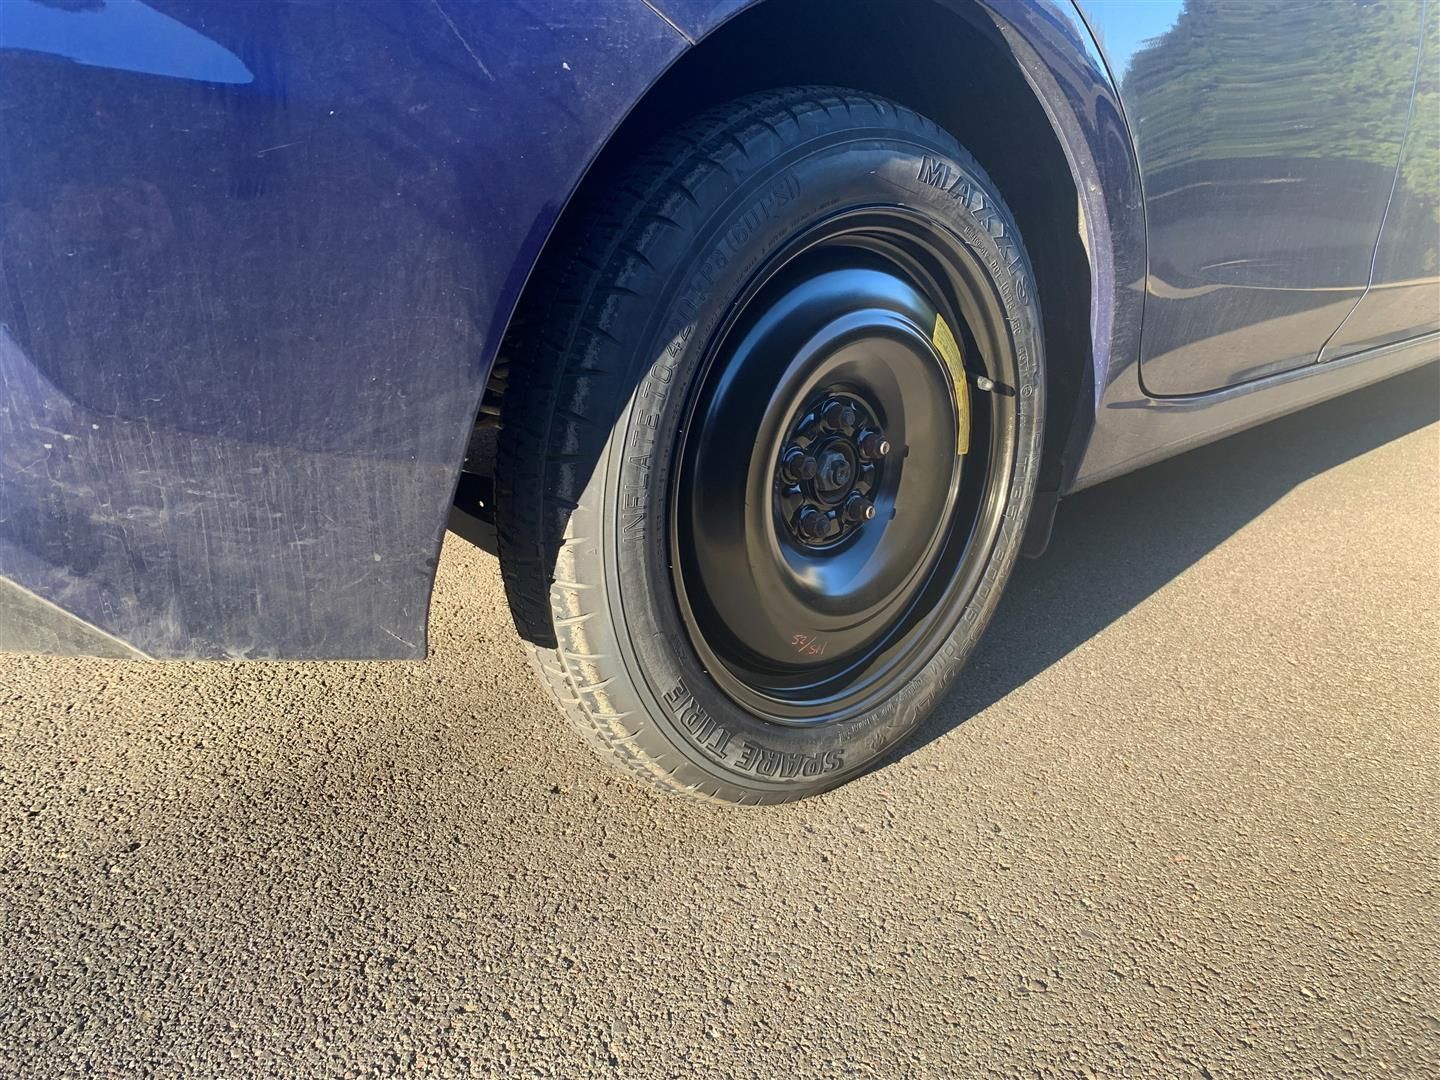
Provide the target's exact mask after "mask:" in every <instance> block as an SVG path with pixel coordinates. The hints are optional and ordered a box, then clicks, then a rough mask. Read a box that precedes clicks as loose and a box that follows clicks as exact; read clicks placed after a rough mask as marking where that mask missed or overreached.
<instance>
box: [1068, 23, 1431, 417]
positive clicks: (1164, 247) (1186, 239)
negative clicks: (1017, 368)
mask: <svg viewBox="0 0 1440 1080" xmlns="http://www.w3.org/2000/svg"><path fill="white" fill-rule="evenodd" d="M1082 6H1083V8H1084V11H1085V16H1086V19H1087V21H1088V23H1089V25H1090V27H1091V29H1092V30H1093V31H1094V32H1095V34H1096V36H1097V37H1098V38H1099V39H1100V42H1101V45H1102V48H1103V50H1104V51H1105V55H1106V58H1107V60H1108V61H1109V64H1110V68H1111V72H1112V74H1113V75H1114V76H1115V78H1116V79H1117V81H1118V83H1119V87H1120V97H1121V100H1122V102H1123V103H1124V106H1125V109H1126V112H1127V116H1128V117H1129V119H1130V125H1131V134H1132V135H1133V137H1134V141H1135V147H1136V152H1137V156H1138V158H1139V161H1140V173H1141V178H1142V183H1143V185H1144V189H1145V211H1146V213H1145V218H1146V228H1147V237H1148V249H1149V250H1148V277H1147V285H1146V300H1145V327H1144V331H1143V333H1142V335H1141V374H1142V378H1143V381H1144V385H1145V389H1146V391H1147V392H1149V393H1150V394H1152V395H1193V394H1197V393H1203V392H1205V391H1207V390H1214V389H1218V388H1220V387H1224V386H1228V385H1232V384H1234V383H1239V382H1244V381H1247V380H1250V379H1255V378H1259V377H1262V376H1264V375H1267V374H1271V373H1274V372H1277V371H1284V370H1288V369H1290V368H1295V367H1300V366H1302V365H1306V364H1310V363H1313V362H1314V361H1315V360H1316V358H1317V357H1318V356H1319V354H1320V350H1321V348H1322V347H1323V346H1324V345H1325V342H1326V341H1327V340H1328V339H1329V338H1330V336H1331V335H1332V334H1333V333H1334V332H1335V330H1336V328H1337V327H1339V326H1340V324H1341V322H1342V321H1343V320H1344V319H1345V317H1346V315H1348V314H1349V313H1350V311H1351V310H1352V309H1353V308H1354V307H1355V304H1356V302H1357V301H1358V300H1359V299H1360V297H1361V296H1362V294H1363V293H1364V291H1365V289H1366V287H1367V285H1368V284H1369V279H1370V268H1371V260H1372V256H1373V253H1374V250H1375V239H1376V235H1377V234H1378V233H1379V231H1380V224H1381V220H1382V218H1383V216H1384V213H1385V207H1386V204H1387V202H1388V201H1389V198H1390V192H1391V188H1392V186H1393V184H1394V179H1395V169H1396V163H1397V161H1398V159H1399V155H1400V147H1401V143H1402V140H1403V138H1404V135H1405V129H1406V126H1407V122H1408V117H1409V112H1410V101H1411V94H1412V90H1413V87H1414V75H1415V56H1416V53H1417V51H1418V49H1419V36H1420V28H1421V23H1422V16H1423V4H1422V2H1421V0H1395V2H1393V3H1385V4H1359V3H1338V4H1296V3H1293V2H1292V0H1258V2H1252V3H1233V2H1228V0H1149V2H1147V3H1145V4H1142V5H1136V4H1133V3H1128V2H1124V0H1083V4H1082Z"/></svg>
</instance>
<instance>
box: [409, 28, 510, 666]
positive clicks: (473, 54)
mask: <svg viewBox="0 0 1440 1080" xmlns="http://www.w3.org/2000/svg"><path fill="white" fill-rule="evenodd" d="M430 3H432V4H434V5H435V10H436V11H438V12H439V13H440V17H441V18H442V19H444V20H445V24H446V25H447V26H449V27H450V32H451V33H452V34H454V35H455V37H456V39H457V40H458V41H459V42H460V44H461V45H464V46H465V51H466V52H467V53H469V54H470V59H471V60H474V61H475V66H476V67H478V68H479V69H480V70H481V71H483V72H484V73H485V77H486V78H487V79H489V80H490V81H491V82H494V81H495V76H494V75H491V74H490V69H489V68H487V67H486V66H485V61H484V60H481V59H480V54H479V53H477V52H476V51H475V50H474V49H472V48H471V47H470V42H468V41H466V40H465V35H464V34H462V33H460V28H459V27H458V26H456V25H455V20H454V19H452V18H450V14H449V12H447V11H446V10H445V9H444V8H443V7H441V6H440V0H430ZM405 644H407V645H409V644H410V643H409V642H408V641H407V642H406V643H405ZM411 648H414V646H411Z"/></svg>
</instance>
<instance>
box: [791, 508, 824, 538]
mask: <svg viewBox="0 0 1440 1080" xmlns="http://www.w3.org/2000/svg"><path fill="white" fill-rule="evenodd" d="M795 525H796V527H797V528H799V530H800V535H801V536H803V537H805V539H807V540H819V539H820V538H821V537H823V536H824V535H825V534H826V533H827V532H829V531H830V521H829V519H828V518H826V516H825V515H824V514H822V513H821V512H820V511H819V510H816V509H815V508H814V507H813V506H807V507H806V508H805V509H804V510H801V511H800V516H799V517H798V518H796V519H795Z"/></svg>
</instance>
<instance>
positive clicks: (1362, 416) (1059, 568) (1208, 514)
mask: <svg viewBox="0 0 1440 1080" xmlns="http://www.w3.org/2000/svg"><path fill="white" fill-rule="evenodd" d="M1437 420H1440V365H1434V364H1431V365H1427V366H1426V367H1424V368H1421V369H1419V370H1417V371H1413V372H1409V373H1407V374H1404V375H1400V376H1397V377H1396V378H1394V379H1390V380H1387V381H1386V382H1383V383H1379V384H1377V385H1375V386H1371V387H1367V388H1365V389H1363V390H1359V391H1356V392H1354V393H1351V394H1347V395H1345V396H1343V397H1339V398H1335V399H1332V400H1331V401H1327V402H1324V403H1322V404H1320V405H1316V406H1314V407H1312V408H1309V409H1305V410H1303V411H1301V412H1298V413H1293V414H1291V415H1290V416H1286V417H1282V418H1281V419H1278V420H1274V421H1271V422H1269V423H1267V424H1264V425H1262V426H1260V427H1256V428H1252V429H1250V430H1249V431H1245V432H1242V433H1240V434H1238V435H1235V436H1232V437H1230V438H1228V439H1224V440H1222V441H1220V442H1217V443H1212V444H1211V445H1209V446H1205V447H1201V448H1200V449H1198V450H1193V451H1190V452H1189V453H1186V454H1183V455H1181V456H1179V457H1175V458H1171V459H1169V460H1167V461H1164V462H1161V463H1159V464H1157V465H1152V466H1150V467H1149V468H1146V469H1143V470H1141V471H1139V472H1136V473H1132V474H1130V475H1128V476H1123V477H1120V478H1118V479H1116V480H1112V481H1110V482H1108V483H1105V484H1102V485H1100V486H1099V487H1095V488H1091V489H1089V490H1087V491H1082V492H1080V493H1079V494H1077V495H1074V496H1072V497H1070V498H1068V499H1066V500H1064V501H1063V502H1062V503H1061V505H1060V510H1059V513H1058V515H1057V517H1056V521H1055V530H1054V533H1053V535H1052V537H1051V541H1050V548H1049V550H1048V551H1047V552H1046V554H1045V555H1044V556H1043V557H1042V558H1040V559H1038V560H1033V561H1022V562H1021V563H1020V564H1019V565H1018V566H1017V568H1016V570H1015V574H1014V577H1013V578H1012V579H1011V581H1010V584H1009V585H1008V586H1007V588H1006V591H1005V594H1004V596H1003V597H1002V599H1001V601H1000V607H999V610H998V611H997V612H996V615H995V619H994V621H993V622H992V623H991V625H990V628H989V629H988V630H987V631H986V633H985V635H984V636H983V637H982V638H981V641H980V645H979V647H978V648H977V649H976V651H975V653H974V654H973V655H972V657H971V659H970V662H969V664H968V665H967V666H966V668H965V670H964V671H963V672H962V673H961V675H960V677H959V678H958V679H957V680H956V683H955V686H954V687H953V688H952V689H951V691H950V692H949V693H948V694H947V696H946V697H945V698H944V699H943V700H942V701H941V703H940V704H939V706H938V707H937V708H936V710H935V711H934V713H932V714H931V716H930V718H929V719H928V720H927V721H926V722H925V723H924V724H923V725H922V726H921V728H920V730H919V731H918V732H917V733H916V734H915V736H913V737H912V738H911V739H910V740H909V741H908V743H907V745H905V746H904V748H903V749H902V750H901V751H900V752H899V753H898V754H897V755H896V757H897V758H898V757H903V756H905V755H907V754H909V753H912V752H913V751H915V750H916V749H918V748H919V747H921V746H923V745H925V744H926V743H928V742H930V741H932V740H934V739H937V738H939V737H940V736H942V735H944V734H945V733H946V732H948V731H951V730H953V729H954V728H956V727H958V726H959V725H960V724H962V723H964V722H965V721H966V720H968V719H969V718H970V717H972V716H974V715H975V714H976V713H978V712H980V711H982V710H983V709H985V708H986V707H987V706H989V705H991V704H993V703H994V702H996V701H998V700H1000V699H1001V698H1003V697H1005V696H1006V695H1007V694H1009V693H1010V692H1011V691H1013V690H1015V689H1016V688H1017V687H1020V686H1022V685H1024V684H1025V683H1026V682H1028V681H1029V680H1030V679H1032V678H1034V677H1035V676H1036V675H1038V674H1039V673H1040V672H1042V671H1044V670H1045V669H1046V668H1048V667H1050V666H1051V665H1052V664H1054V663H1055V662H1056V661H1058V660H1060V659H1061V658H1063V657H1064V656H1066V655H1067V654H1068V653H1069V652H1071V650H1073V649H1075V648H1077V647H1078V646H1080V645H1082V644H1083V643H1085V642H1086V641H1088V640H1089V639H1090V638H1092V637H1094V636H1095V635H1096V634H1098V633H1099V632H1100V631H1101V630H1103V629H1104V628H1105V627H1107V626H1109V625H1110V624H1111V623H1112V622H1114V621H1115V620H1117V619H1119V618H1120V617H1121V616H1123V615H1124V614H1125V613H1126V612H1128V611H1130V610H1131V609H1132V608H1134V607H1135V606H1136V605H1138V604H1139V603H1141V602H1142V601H1143V600H1145V599H1146V598H1147V597H1149V596H1150V595H1151V594H1153V593H1154V592H1156V591H1157V590H1159V589H1160V588H1161V587H1163V586H1164V585H1166V584H1167V583H1168V582H1170V581H1171V580H1173V579H1174V578H1175V577H1177V576H1178V575H1179V574H1181V573H1182V572H1183V571H1184V570H1186V569H1187V568H1188V567H1190V566H1191V565H1193V564H1194V563H1195V562H1197V561H1198V560H1199V559H1200V558H1202V557H1203V556H1204V555H1205V554H1207V553H1208V552H1210V551H1211V550H1213V549H1214V548H1215V547H1217V546H1218V545H1219V544H1221V543H1222V542H1224V541H1225V540H1226V539H1227V538H1228V537H1230V536H1231V535H1233V534H1234V533H1235V532H1237V531H1238V530H1239V529H1240V528H1242V527H1243V526H1244V525H1246V524H1247V523H1249V522H1250V521H1253V520H1254V519H1255V518H1257V517H1259V516H1260V515H1261V514H1262V513H1264V512H1265V510H1266V509H1268V508H1269V507H1270V506H1271V505H1273V504H1274V503H1275V502H1277V501H1278V500H1279V499H1280V498H1282V497H1283V496H1284V495H1285V494H1286V493H1287V492H1289V491H1291V490H1293V489H1294V488H1295V487H1297V486H1298V485H1300V484H1302V483H1304V482H1305V481H1306V480H1309V479H1310V478H1311V477H1313V476H1317V475H1319V474H1320V473H1323V472H1325V471H1326V470H1328V469H1331V468H1334V467H1335V466H1337V465H1340V464H1342V463H1344V462H1346V461H1348V460H1350V459H1352V458H1355V457H1358V456H1360V455H1361V454H1364V453H1367V452H1369V451H1371V450H1374V449H1376V448H1377V447H1380V446H1383V445H1385V444H1386V443H1388V442H1390V441H1392V440H1394V439H1397V438H1400V437H1401V436H1403V435H1407V434H1409V433H1410V432H1412V431H1416V430H1418V429H1419V428H1422V427H1424V426H1426V425H1428V424H1433V423H1435V422H1436V421H1437ZM892 760H894V759H892Z"/></svg>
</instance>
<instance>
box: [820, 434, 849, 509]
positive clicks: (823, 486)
mask: <svg viewBox="0 0 1440 1080" xmlns="http://www.w3.org/2000/svg"><path fill="white" fill-rule="evenodd" d="M854 475H855V467H854V466H853V465H851V464H850V459H849V457H848V456H847V455H846V454H845V453H844V452H843V451H841V450H840V449H839V448H838V447H831V448H830V449H828V450H826V451H825V452H824V453H822V454H821V455H820V468H819V471H818V472H816V474H815V488H816V493H817V494H818V495H820V497H821V498H824V499H826V500H827V501H828V500H831V499H834V498H837V497H838V496H840V495H843V494H846V493H847V492H848V491H849V490H850V480H851V478H852V477H853V476H854Z"/></svg>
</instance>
